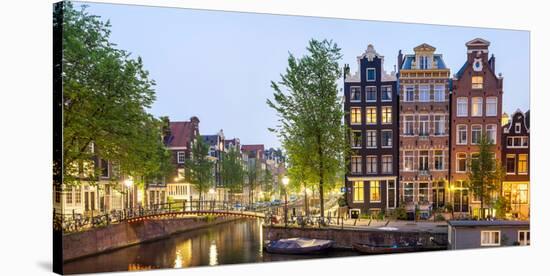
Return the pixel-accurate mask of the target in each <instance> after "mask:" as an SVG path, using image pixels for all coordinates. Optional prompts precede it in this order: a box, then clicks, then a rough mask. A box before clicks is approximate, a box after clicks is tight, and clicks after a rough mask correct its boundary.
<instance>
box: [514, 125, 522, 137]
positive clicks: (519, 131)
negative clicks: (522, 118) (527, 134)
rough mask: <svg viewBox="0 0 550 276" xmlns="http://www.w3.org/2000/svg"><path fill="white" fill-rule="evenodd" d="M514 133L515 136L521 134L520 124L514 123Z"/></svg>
mask: <svg viewBox="0 0 550 276" xmlns="http://www.w3.org/2000/svg"><path fill="white" fill-rule="evenodd" d="M514 131H515V134H520V133H521V123H516V124H515V125H514Z"/></svg>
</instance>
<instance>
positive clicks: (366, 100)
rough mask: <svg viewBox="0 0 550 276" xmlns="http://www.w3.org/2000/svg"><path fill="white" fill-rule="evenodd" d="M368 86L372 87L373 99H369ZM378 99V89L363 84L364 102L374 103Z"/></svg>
mask: <svg viewBox="0 0 550 276" xmlns="http://www.w3.org/2000/svg"><path fill="white" fill-rule="evenodd" d="M369 88H370V89H374V100H369ZM377 99H378V89H376V86H371V85H369V86H365V102H367V103H374V102H376V100H377Z"/></svg>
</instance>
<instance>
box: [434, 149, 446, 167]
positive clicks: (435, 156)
mask: <svg viewBox="0 0 550 276" xmlns="http://www.w3.org/2000/svg"><path fill="white" fill-rule="evenodd" d="M436 151H441V155H435V152H436ZM433 156H434V157H433V159H434V160H433V162H434V171H444V170H445V151H444V150H434V153H433ZM438 157H441V169H438V168H436V166H435V160H436V158H438Z"/></svg>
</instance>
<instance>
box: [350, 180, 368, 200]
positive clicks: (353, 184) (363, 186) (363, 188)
mask: <svg viewBox="0 0 550 276" xmlns="http://www.w3.org/2000/svg"><path fill="white" fill-rule="evenodd" d="M356 183H361V184H360V185H358V186H361V189H360V190H361V193H357V192H356V190H357V188H356V186H355V184H356ZM351 185H352V188H353V194H352V197H353V200H352V201H353V203H363V202H365V182H363V181H352V183H351ZM356 193H357V194H358V195H361V194H362V196H361V198H362V199H355V198H356V196H355V195H356Z"/></svg>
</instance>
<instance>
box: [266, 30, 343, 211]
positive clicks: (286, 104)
mask: <svg viewBox="0 0 550 276" xmlns="http://www.w3.org/2000/svg"><path fill="white" fill-rule="evenodd" d="M307 52H308V53H307V54H306V55H305V56H303V57H302V58H296V57H294V56H293V55H292V54H290V56H289V58H288V68H287V69H286V72H285V73H284V74H282V75H281V81H279V82H273V81H272V82H271V87H272V88H273V89H274V90H275V92H274V94H273V97H274V99H273V100H270V99H268V100H267V104H268V105H269V106H270V107H271V108H273V109H274V110H275V111H276V112H277V114H278V116H279V117H280V119H279V122H280V125H278V126H277V128H276V129H273V131H276V132H277V133H278V136H279V138H280V139H281V141H282V144H283V147H284V148H285V151H286V152H287V154H288V156H289V159H292V158H294V159H295V160H299V161H297V163H295V164H298V165H299V166H301V169H303V170H304V172H305V173H306V178H307V179H309V180H311V182H316V183H318V186H319V195H320V205H321V206H320V207H321V216H324V188H325V187H326V186H327V183H328V184H333V183H334V182H335V179H336V178H337V175H338V171H341V170H343V169H344V160H343V159H344V158H343V157H344V154H345V151H346V145H347V143H346V142H345V136H346V135H345V127H344V125H343V120H342V118H343V116H344V112H343V106H342V98H341V97H340V96H339V95H338V85H337V81H338V79H339V78H340V77H341V72H340V68H339V65H338V60H340V59H341V57H342V54H341V53H340V48H338V46H337V45H336V43H333V42H332V41H328V40H326V39H325V40H323V41H318V40H315V39H312V40H310V41H309V45H308V47H307ZM304 159H309V160H307V162H306V161H303V160H304ZM302 161H303V162H302Z"/></svg>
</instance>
